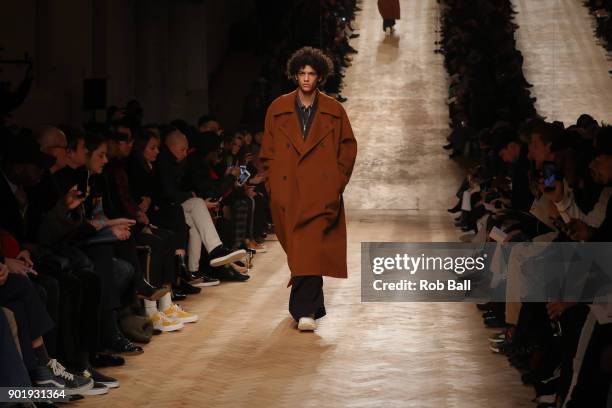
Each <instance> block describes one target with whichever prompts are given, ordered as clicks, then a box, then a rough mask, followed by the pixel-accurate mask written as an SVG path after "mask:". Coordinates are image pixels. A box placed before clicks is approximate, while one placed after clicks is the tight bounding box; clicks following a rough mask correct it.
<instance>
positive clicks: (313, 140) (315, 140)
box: [302, 107, 333, 156]
mask: <svg viewBox="0 0 612 408" xmlns="http://www.w3.org/2000/svg"><path fill="white" fill-rule="evenodd" d="M332 128H333V124H332V123H331V120H330V117H329V115H327V114H323V113H322V112H321V109H320V107H319V109H317V111H316V113H315V117H314V120H313V121H312V126H311V127H310V131H309V132H308V137H307V138H306V143H305V146H304V149H303V152H302V156H305V155H307V154H308V152H310V151H311V150H312V149H313V148H315V147H316V146H317V145H318V144H319V142H320V141H321V140H323V138H325V136H327V135H328V134H329V132H330V131H331V130H332Z"/></svg>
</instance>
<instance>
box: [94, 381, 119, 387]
mask: <svg viewBox="0 0 612 408" xmlns="http://www.w3.org/2000/svg"><path fill="white" fill-rule="evenodd" d="M98 382H99V383H100V384H103V385H105V386H106V387H107V388H119V381H113V382H102V381H98Z"/></svg>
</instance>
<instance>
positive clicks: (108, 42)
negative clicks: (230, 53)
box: [0, 0, 248, 126]
mask: <svg viewBox="0 0 612 408" xmlns="http://www.w3.org/2000/svg"><path fill="white" fill-rule="evenodd" d="M245 3H248V2H240V0H227V1H203V0H202V1H197V0H177V1H170V0H20V1H15V2H10V5H5V6H4V7H3V12H2V14H0V47H2V48H4V51H3V52H2V53H1V55H2V57H3V58H4V59H14V58H22V57H23V55H24V53H25V52H27V53H29V54H30V55H31V56H32V57H33V59H34V61H35V70H34V74H35V82H34V86H33V88H32V90H31V91H30V94H29V95H28V98H27V99H26V102H25V103H24V104H23V105H22V106H21V107H20V108H18V109H17V110H16V111H15V112H14V116H15V117H16V119H17V121H18V122H19V123H22V124H24V125H27V126H33V125H36V124H39V123H60V122H81V121H84V120H87V119H88V118H89V117H90V115H91V114H90V113H88V112H84V111H83V110H82V92H83V91H82V84H83V79H84V78H89V77H105V78H107V80H108V82H107V104H108V105H119V106H121V105H124V104H125V103H126V102H127V101H128V100H129V99H133V98H136V99H138V100H140V101H141V103H142V105H143V108H144V112H145V121H151V122H152V121H156V122H159V121H168V120H171V119H174V118H177V117H182V118H185V119H188V120H190V121H194V120H196V119H197V117H198V116H199V115H200V114H202V113H205V112H207V111H208V74H209V72H211V71H212V70H214V69H215V68H216V67H217V66H218V65H219V64H220V63H221V62H222V60H223V57H224V55H225V52H226V49H227V40H226V37H227V30H228V28H229V26H230V24H231V23H232V21H234V20H236V19H237V18H240V17H241V15H243V14H244V13H245V12H246V11H247V9H245V7H244V6H243V5H244V4H245ZM22 72H23V71H22V70H21V71H17V70H16V69H15V68H14V67H8V68H3V69H2V72H0V81H5V80H7V79H11V80H12V82H13V83H14V84H15V85H16V82H18V80H19V79H20V78H21V76H22Z"/></svg>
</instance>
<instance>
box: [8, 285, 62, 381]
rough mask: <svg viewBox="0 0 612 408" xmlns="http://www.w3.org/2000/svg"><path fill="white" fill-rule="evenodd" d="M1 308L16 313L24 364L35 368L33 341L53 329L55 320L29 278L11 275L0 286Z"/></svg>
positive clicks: (29, 367)
mask: <svg viewBox="0 0 612 408" xmlns="http://www.w3.org/2000/svg"><path fill="white" fill-rule="evenodd" d="M0 306H4V307H6V308H7V309H10V310H11V311H12V312H13V313H14V315H15V321H16V322H17V327H18V330H19V345H20V346H21V353H22V355H23V362H24V364H25V366H26V367H27V368H28V369H32V368H35V367H36V366H37V364H36V357H35V356H34V350H33V349H32V340H34V339H37V338H39V337H40V336H42V335H43V334H45V333H47V332H49V331H50V330H51V329H53V320H51V317H50V316H49V314H48V313H47V310H46V309H45V307H44V306H43V302H42V301H41V299H40V296H39V294H38V292H37V290H36V289H35V287H34V285H33V284H32V282H30V280H29V279H28V278H27V277H25V276H22V275H17V274H14V273H11V274H9V277H8V279H7V281H6V282H5V283H4V285H2V286H0ZM2 364H4V361H3V362H2Z"/></svg>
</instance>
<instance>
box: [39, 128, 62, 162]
mask: <svg viewBox="0 0 612 408" xmlns="http://www.w3.org/2000/svg"><path fill="white" fill-rule="evenodd" d="M36 140H37V141H38V144H39V145H40V150H41V151H42V152H43V153H47V154H48V155H50V156H53V157H55V164H54V165H53V166H51V168H50V169H49V172H50V173H51V174H55V173H56V172H57V171H58V170H61V169H63V168H64V167H65V166H66V164H67V162H66V148H67V147H68V142H67V141H66V135H65V134H64V132H62V131H61V130H60V129H58V128H56V127H53V126H43V127H41V128H40V129H38V131H37V132H36Z"/></svg>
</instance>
